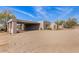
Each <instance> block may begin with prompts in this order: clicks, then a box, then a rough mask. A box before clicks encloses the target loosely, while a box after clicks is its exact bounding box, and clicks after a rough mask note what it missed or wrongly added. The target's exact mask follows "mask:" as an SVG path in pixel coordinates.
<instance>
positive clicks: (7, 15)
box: [0, 9, 16, 31]
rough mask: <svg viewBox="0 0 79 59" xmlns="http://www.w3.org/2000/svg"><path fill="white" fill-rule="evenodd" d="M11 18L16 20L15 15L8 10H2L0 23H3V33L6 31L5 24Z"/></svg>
mask: <svg viewBox="0 0 79 59" xmlns="http://www.w3.org/2000/svg"><path fill="white" fill-rule="evenodd" d="M12 18H16V17H15V15H13V14H12V13H11V11H10V10H9V9H4V10H3V11H2V12H1V13H0V23H2V22H3V25H4V27H5V29H4V30H5V31H7V22H8V21H9V20H10V19H12Z"/></svg>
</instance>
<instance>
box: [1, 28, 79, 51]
mask: <svg viewBox="0 0 79 59" xmlns="http://www.w3.org/2000/svg"><path fill="white" fill-rule="evenodd" d="M0 39H1V34H0ZM3 39H8V44H5V45H3V46H0V47H1V48H0V52H79V29H71V30H58V31H26V32H23V33H19V34H15V35H9V34H8V35H4V38H3Z"/></svg>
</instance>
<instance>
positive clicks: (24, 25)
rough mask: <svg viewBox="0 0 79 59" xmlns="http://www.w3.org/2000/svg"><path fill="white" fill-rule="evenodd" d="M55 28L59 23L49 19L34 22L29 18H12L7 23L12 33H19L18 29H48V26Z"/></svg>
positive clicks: (8, 29)
mask: <svg viewBox="0 0 79 59" xmlns="http://www.w3.org/2000/svg"><path fill="white" fill-rule="evenodd" d="M49 27H50V28H51V29H52V30H55V29H56V28H57V25H56V24H55V23H50V22H47V21H41V22H33V21H28V20H16V19H10V20H9V21H8V23H7V31H8V32H9V33H11V34H14V33H17V32H18V31H19V32H21V31H31V30H47V29H48V28H49Z"/></svg>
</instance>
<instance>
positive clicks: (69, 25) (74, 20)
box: [64, 18, 77, 28]
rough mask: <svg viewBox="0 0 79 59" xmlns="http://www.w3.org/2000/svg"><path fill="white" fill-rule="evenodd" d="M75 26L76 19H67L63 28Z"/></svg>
mask: <svg viewBox="0 0 79 59" xmlns="http://www.w3.org/2000/svg"><path fill="white" fill-rule="evenodd" d="M75 25H77V20H76V18H69V19H68V20H67V21H66V22H65V23H64V27H65V28H73V27H74V26H75Z"/></svg>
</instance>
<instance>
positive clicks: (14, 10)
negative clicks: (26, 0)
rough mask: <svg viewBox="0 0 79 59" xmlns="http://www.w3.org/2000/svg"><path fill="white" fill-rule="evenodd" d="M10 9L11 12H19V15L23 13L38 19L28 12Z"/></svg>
mask: <svg viewBox="0 0 79 59" xmlns="http://www.w3.org/2000/svg"><path fill="white" fill-rule="evenodd" d="M9 9H11V10H14V11H16V12H19V13H22V14H24V15H26V16H27V15H28V16H30V17H32V18H36V17H35V16H33V15H32V14H31V13H28V12H25V11H22V10H19V9H15V8H9Z"/></svg>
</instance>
